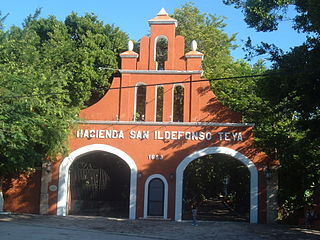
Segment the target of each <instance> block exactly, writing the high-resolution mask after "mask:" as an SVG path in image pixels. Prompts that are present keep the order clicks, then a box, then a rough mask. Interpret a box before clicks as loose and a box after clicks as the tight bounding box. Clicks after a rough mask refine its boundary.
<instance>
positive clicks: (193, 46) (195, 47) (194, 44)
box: [191, 40, 198, 51]
mask: <svg viewBox="0 0 320 240" xmlns="http://www.w3.org/2000/svg"><path fill="white" fill-rule="evenodd" d="M197 48H198V43H197V42H196V40H193V41H192V42H191V50H192V51H197Z"/></svg>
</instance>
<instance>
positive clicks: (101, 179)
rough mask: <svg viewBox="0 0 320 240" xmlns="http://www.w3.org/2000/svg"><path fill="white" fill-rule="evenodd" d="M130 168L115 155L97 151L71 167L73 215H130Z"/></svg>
mask: <svg viewBox="0 0 320 240" xmlns="http://www.w3.org/2000/svg"><path fill="white" fill-rule="evenodd" d="M129 186H130V168H129V166H128V165H127V164H126V162H125V161H123V160H122V159H121V158H119V157H117V156H116V155H114V154H110V153H108V152H102V151H94V152H90V153H88V154H84V155H82V156H79V157H77V159H76V160H75V161H74V162H73V163H72V165H71V166H70V186H69V189H70V190H69V206H68V214H70V215H93V216H107V217H117V218H128V214H129V209H128V207H127V206H128V204H129V195H130V192H129Z"/></svg>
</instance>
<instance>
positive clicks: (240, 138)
mask: <svg viewBox="0 0 320 240" xmlns="http://www.w3.org/2000/svg"><path fill="white" fill-rule="evenodd" d="M238 141H243V138H242V134H241V132H239V134H238Z"/></svg>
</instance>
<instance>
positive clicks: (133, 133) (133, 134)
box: [129, 130, 136, 139]
mask: <svg viewBox="0 0 320 240" xmlns="http://www.w3.org/2000/svg"><path fill="white" fill-rule="evenodd" d="M129 138H131V139H135V138H136V132H135V131H133V130H131V131H130V132H129Z"/></svg>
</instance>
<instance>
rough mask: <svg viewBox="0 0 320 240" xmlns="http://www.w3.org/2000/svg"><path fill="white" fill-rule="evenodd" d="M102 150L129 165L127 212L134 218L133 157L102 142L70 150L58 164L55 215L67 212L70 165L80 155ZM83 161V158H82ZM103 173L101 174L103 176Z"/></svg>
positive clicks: (135, 181)
mask: <svg viewBox="0 0 320 240" xmlns="http://www.w3.org/2000/svg"><path fill="white" fill-rule="evenodd" d="M97 152H104V153H107V154H109V156H115V158H116V159H122V160H123V161H124V162H125V163H126V165H127V166H128V167H129V171H130V190H129V204H128V212H129V218H130V219H135V214H136V188H137V186H136V183H137V167H136V164H135V163H134V161H133V159H132V158H131V157H130V156H128V155H127V154H126V153H125V152H123V151H122V150H120V149H117V148H115V147H112V146H109V145H103V144H93V145H89V146H85V147H82V148H79V149H77V150H75V151H74V152H72V153H71V154H70V155H69V157H66V158H65V159H64V160H63V162H62V163H61V165H60V168H59V189H58V203H57V215H60V216H65V215H67V214H68V211H67V209H68V206H67V205H68V197H69V195H68V193H69V188H68V186H69V183H70V167H71V166H72V164H73V163H74V162H77V160H78V159H79V157H80V160H81V158H82V159H85V157H84V156H86V155H88V154H92V153H97ZM82 161H83V160H82ZM104 177H106V178H107V176H105V174H104V175H103V176H102V178H104Z"/></svg>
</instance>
